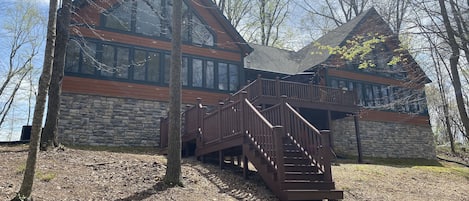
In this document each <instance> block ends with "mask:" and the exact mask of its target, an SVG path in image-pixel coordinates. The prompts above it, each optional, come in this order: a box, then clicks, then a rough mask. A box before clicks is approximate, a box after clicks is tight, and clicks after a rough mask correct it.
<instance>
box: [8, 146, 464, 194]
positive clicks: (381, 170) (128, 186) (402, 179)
mask: <svg viewBox="0 0 469 201" xmlns="http://www.w3.org/2000/svg"><path fill="white" fill-rule="evenodd" d="M26 157H27V147H26V146H24V145H21V146H0V170H1V171H0V200H9V199H11V198H12V197H14V195H15V193H16V192H17V191H18V190H19V187H20V184H21V180H22V176H23V174H22V172H23V170H24V166H25V165H24V164H25V161H26ZM165 163H166V158H165V157H164V156H162V155H158V154H155V153H139V154H131V153H116V152H109V151H89V150H79V149H70V148H66V149H65V150H64V151H52V152H46V153H44V152H41V153H39V159H38V163H37V164H38V166H37V167H38V169H37V174H36V180H35V183H34V190H33V197H34V200H35V201H41V200H54V201H55V200H80V201H81V200H115V201H123V200H177V201H179V200H182V201H184V200H187V201H198V200H200V201H206V200H212V201H216V200H277V199H276V197H275V196H274V195H273V194H272V193H271V192H270V190H269V189H267V188H266V187H265V185H264V184H263V182H262V180H261V179H260V178H259V176H258V175H257V174H256V173H255V172H252V173H251V174H250V179H249V180H244V179H243V178H242V171H241V170H240V169H238V168H230V167H228V168H226V169H224V170H220V169H219V168H218V167H217V166H215V165H212V164H202V163H200V162H199V161H197V160H195V159H193V158H184V159H183V167H182V171H183V179H184V187H176V188H166V187H165V186H164V185H162V183H161V180H162V178H163V176H164V174H165V170H166V165H165ZM440 164H441V165H437V166H424V165H371V164H351V163H338V165H336V166H333V177H334V180H335V182H336V186H337V188H339V189H342V190H344V196H345V199H344V200H438V201H439V200H468V201H469V168H467V167H463V166H456V165H453V164H450V163H443V162H441V163H440Z"/></svg>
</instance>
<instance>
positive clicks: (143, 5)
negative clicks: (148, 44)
mask: <svg viewBox="0 0 469 201" xmlns="http://www.w3.org/2000/svg"><path fill="white" fill-rule="evenodd" d="M162 12H163V11H162V10H161V0H153V1H138V2H137V13H136V16H135V18H136V20H135V23H136V25H135V32H137V33H141V34H143V35H146V36H160V34H161V26H162V25H161V17H162V16H163V15H162V14H163V13H162Z"/></svg>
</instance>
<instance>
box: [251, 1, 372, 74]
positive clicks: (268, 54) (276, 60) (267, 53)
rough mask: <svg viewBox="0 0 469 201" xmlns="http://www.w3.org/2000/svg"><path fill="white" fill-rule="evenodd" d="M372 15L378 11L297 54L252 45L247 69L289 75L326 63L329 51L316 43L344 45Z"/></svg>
mask: <svg viewBox="0 0 469 201" xmlns="http://www.w3.org/2000/svg"><path fill="white" fill-rule="evenodd" d="M371 14H376V15H378V13H377V12H376V10H375V9H374V8H371V9H369V10H368V11H366V12H363V13H362V14H360V15H358V16H357V17H355V18H354V19H352V20H351V21H349V22H347V23H345V24H343V25H342V26H340V27H338V28H336V29H334V30H332V31H330V32H328V33H327V34H325V35H324V36H322V37H320V38H319V39H318V40H316V41H314V42H312V43H310V44H309V45H307V46H305V47H304V48H302V49H300V50H299V51H297V52H293V51H288V50H282V49H278V48H273V47H266V46H262V45H254V44H251V45H250V46H251V47H253V48H254V51H253V52H252V53H251V54H250V55H249V56H247V57H246V58H245V67H246V68H252V69H256V70H263V71H270V72H276V73H283V74H289V75H294V74H297V73H301V72H304V71H306V70H308V69H310V68H313V67H315V66H317V65H319V64H321V63H323V62H325V61H326V60H327V59H328V58H329V57H330V56H331V55H330V54H329V53H328V52H327V51H319V50H318V48H317V47H316V46H315V44H316V43H319V44H321V45H325V46H331V47H335V46H339V45H342V44H343V43H344V42H345V41H346V40H347V39H348V38H349V37H350V36H351V35H352V34H353V32H354V30H355V28H356V27H357V25H359V24H360V22H362V21H363V19H365V18H367V17H369V16H370V15H371ZM313 52H314V54H313ZM318 52H322V53H320V54H319V53H318Z"/></svg>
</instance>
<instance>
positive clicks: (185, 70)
mask: <svg viewBox="0 0 469 201" xmlns="http://www.w3.org/2000/svg"><path fill="white" fill-rule="evenodd" d="M181 81H182V85H184V86H187V84H188V83H189V65H188V63H187V57H183V58H182V69H181Z"/></svg>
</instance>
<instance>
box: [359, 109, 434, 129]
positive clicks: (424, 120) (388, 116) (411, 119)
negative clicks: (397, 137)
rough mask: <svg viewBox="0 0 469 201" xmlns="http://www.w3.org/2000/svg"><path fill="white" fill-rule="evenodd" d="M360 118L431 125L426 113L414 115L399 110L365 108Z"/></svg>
mask: <svg viewBox="0 0 469 201" xmlns="http://www.w3.org/2000/svg"><path fill="white" fill-rule="evenodd" d="M360 120H365V121H381V122H394V123H406V124H415V125H427V126H428V125H429V124H430V119H429V117H428V116H425V115H412V114H404V113H397V112H386V111H377V110H363V111H361V112H360Z"/></svg>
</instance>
